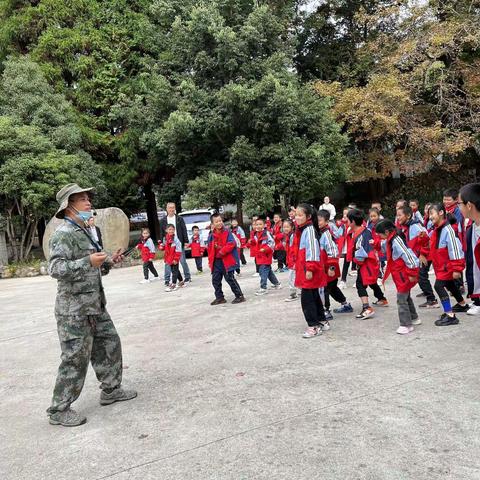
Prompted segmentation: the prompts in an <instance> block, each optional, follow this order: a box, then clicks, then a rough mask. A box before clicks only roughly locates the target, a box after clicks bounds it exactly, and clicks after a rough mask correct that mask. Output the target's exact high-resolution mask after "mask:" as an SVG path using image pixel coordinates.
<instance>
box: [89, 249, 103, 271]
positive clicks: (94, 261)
mask: <svg viewBox="0 0 480 480" xmlns="http://www.w3.org/2000/svg"><path fill="white" fill-rule="evenodd" d="M106 259H107V254H106V253H105V252H95V253H92V254H91V255H90V265H92V267H94V268H98V267H100V265H102V263H103V262H104V261H105V260H106Z"/></svg>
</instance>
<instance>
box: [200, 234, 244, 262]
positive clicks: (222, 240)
mask: <svg viewBox="0 0 480 480" xmlns="http://www.w3.org/2000/svg"><path fill="white" fill-rule="evenodd" d="M207 251H208V264H209V266H210V270H211V271H212V272H213V264H214V263H215V259H218V258H221V259H222V261H223V266H224V267H225V270H226V271H227V272H230V271H232V270H235V269H236V268H238V266H239V256H238V250H237V242H236V241H235V239H234V238H233V233H232V232H231V231H230V230H228V229H226V228H223V229H222V230H220V231H218V230H212V231H211V232H210V235H209V237H208V244H207Z"/></svg>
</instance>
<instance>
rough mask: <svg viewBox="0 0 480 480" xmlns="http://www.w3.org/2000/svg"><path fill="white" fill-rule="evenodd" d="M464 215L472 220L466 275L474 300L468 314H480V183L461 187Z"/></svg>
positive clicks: (469, 292)
mask: <svg viewBox="0 0 480 480" xmlns="http://www.w3.org/2000/svg"><path fill="white" fill-rule="evenodd" d="M458 204H459V206H460V210H461V213H462V215H463V216H464V217H465V218H467V219H468V220H470V221H471V224H470V226H469V227H468V228H467V231H466V244H467V250H466V252H465V255H466V264H467V270H466V277H467V285H468V295H469V297H470V298H471V300H472V302H473V303H472V304H471V305H470V309H469V310H468V312H467V315H480V183H469V184H468V185H464V186H463V187H462V188H461V189H460V194H459V202H458Z"/></svg>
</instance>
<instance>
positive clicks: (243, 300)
mask: <svg viewBox="0 0 480 480" xmlns="http://www.w3.org/2000/svg"><path fill="white" fill-rule="evenodd" d="M246 301H247V299H246V298H245V297H244V296H243V295H242V296H241V297H235V298H234V299H233V301H232V303H233V304H236V303H243V302H246Z"/></svg>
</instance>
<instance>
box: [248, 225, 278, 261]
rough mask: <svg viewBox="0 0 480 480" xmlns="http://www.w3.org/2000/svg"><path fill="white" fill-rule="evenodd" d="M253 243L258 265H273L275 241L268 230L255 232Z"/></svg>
mask: <svg viewBox="0 0 480 480" xmlns="http://www.w3.org/2000/svg"><path fill="white" fill-rule="evenodd" d="M251 242H252V245H254V246H255V261H256V262H257V265H271V264H272V260H273V250H274V247H275V241H274V240H273V237H272V234H271V233H270V232H269V231H268V230H267V228H264V229H263V230H262V231H261V232H255V235H254V236H253V239H252V240H251ZM262 250H263V251H262Z"/></svg>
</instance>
